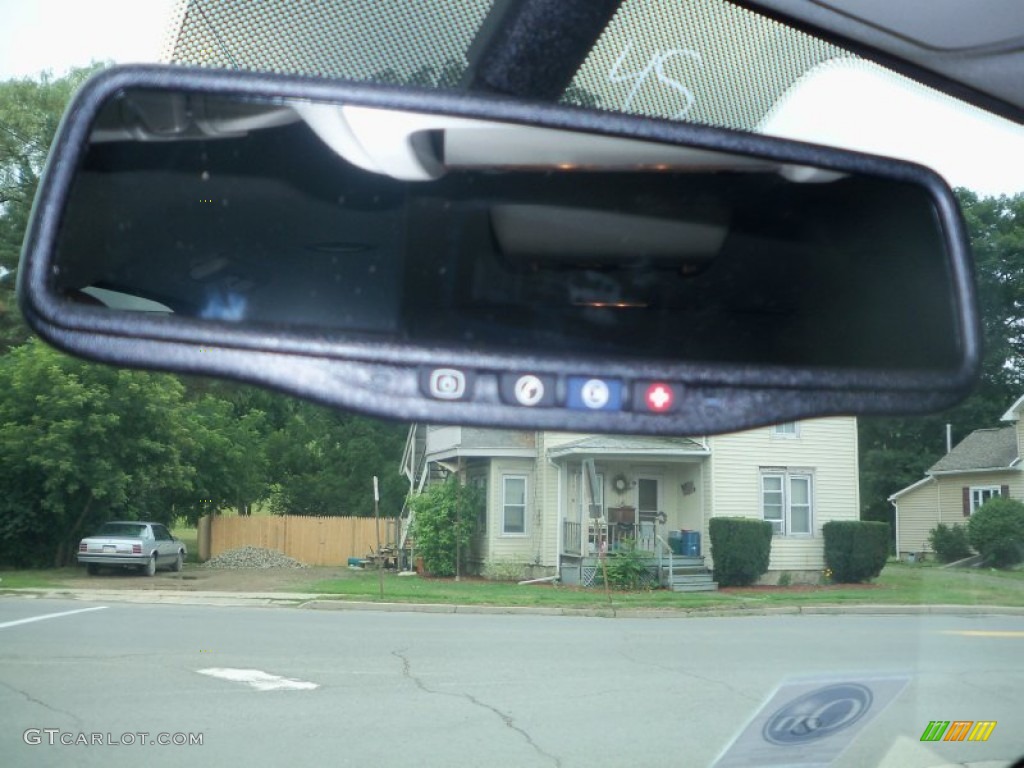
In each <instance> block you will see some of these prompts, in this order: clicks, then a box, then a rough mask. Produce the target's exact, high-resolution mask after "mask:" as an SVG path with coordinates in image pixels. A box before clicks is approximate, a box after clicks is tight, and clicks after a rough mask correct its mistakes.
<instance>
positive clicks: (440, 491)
mask: <svg viewBox="0 0 1024 768" xmlns="http://www.w3.org/2000/svg"><path fill="white" fill-rule="evenodd" d="M480 503H481V500H480V489H479V488H477V487H475V486H470V485H463V484H462V483H460V482H459V481H458V479H457V478H455V477H454V476H453V477H449V478H448V479H447V480H446V481H445V482H443V483H436V484H434V485H431V486H430V487H428V488H427V489H426V490H425V491H424V492H423V493H421V494H419V495H418V496H414V497H413V498H412V499H411V500H410V505H411V506H412V509H413V512H414V513H415V518H414V520H413V527H412V535H413V538H414V540H415V542H416V553H417V554H418V555H420V556H421V557H422V558H423V565H424V567H425V568H426V569H427V572H428V573H430V574H432V575H434V576H454V575H456V574H457V573H459V572H461V568H460V564H461V558H460V554H461V555H463V556H464V555H465V553H466V552H468V551H469V543H470V540H471V539H472V537H473V531H474V530H475V528H476V510H477V509H479V507H480Z"/></svg>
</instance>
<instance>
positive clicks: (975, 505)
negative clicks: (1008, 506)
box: [970, 485, 1003, 515]
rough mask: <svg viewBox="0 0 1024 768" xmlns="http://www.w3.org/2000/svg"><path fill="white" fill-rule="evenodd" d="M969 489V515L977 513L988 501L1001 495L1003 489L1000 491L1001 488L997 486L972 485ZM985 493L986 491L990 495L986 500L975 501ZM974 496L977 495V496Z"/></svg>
mask: <svg viewBox="0 0 1024 768" xmlns="http://www.w3.org/2000/svg"><path fill="white" fill-rule="evenodd" d="M970 488H971V514H972V515H973V514H974V513H975V512H977V511H978V510H979V509H980V508H981V505H982V504H984V503H985V502H986V501H988V500H989V499H991V498H994V497H997V496H1002V495H1003V489H1002V487H1000V486H998V485H972V486H971V487H970ZM986 491H988V492H989V493H990V494H991V495H990V496H989V497H988V499H985V500H984V501H977V499H978V497H979V496H980V495H981V494H982V493H984V492H986ZM975 494H977V496H976V495H975Z"/></svg>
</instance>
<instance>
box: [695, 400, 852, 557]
mask: <svg viewBox="0 0 1024 768" xmlns="http://www.w3.org/2000/svg"><path fill="white" fill-rule="evenodd" d="M798 429H799V434H798V436H796V437H777V436H773V434H772V429H771V428H770V427H765V428H761V429H755V430H750V431H747V432H739V433H734V434H730V435H720V436H716V437H712V438H710V443H711V459H710V461H709V471H710V474H711V483H710V488H709V489H708V491H709V495H710V497H711V499H713V501H711V502H710V503H712V504H713V507H710V508H711V509H712V510H713V511H712V514H713V515H715V516H732V517H751V518H755V519H762V511H761V472H762V469H765V468H771V467H778V468H786V469H788V470H790V471H794V470H803V471H808V472H810V473H811V474H812V476H813V478H814V479H813V485H812V493H813V497H812V526H811V527H812V534H811V535H810V536H775V537H774V538H773V539H772V553H771V560H770V562H769V566H768V567H769V570H773V571H782V570H820V569H822V568H824V566H825V563H824V547H823V543H822V532H821V529H822V526H823V525H824V524H825V523H826V522H829V521H831V520H858V519H859V517H860V511H859V510H860V490H859V483H858V465H857V420H856V419H855V418H851V417H838V418H828V419H814V420H809V421H802V422H799V426H798ZM704 535H705V537H707V536H708V533H707V525H705V531H704ZM705 550H706V551H708V550H710V547H709V546H705Z"/></svg>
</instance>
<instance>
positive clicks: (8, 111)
mask: <svg viewBox="0 0 1024 768" xmlns="http://www.w3.org/2000/svg"><path fill="white" fill-rule="evenodd" d="M98 68H99V66H98V65H97V66H95V67H89V68H86V69H76V70H72V71H71V72H70V73H69V74H67V75H65V76H64V77H60V78H53V77H51V76H49V75H43V76H42V77H41V78H40V79H38V80H33V79H29V78H24V79H20V80H7V81H3V82H0V275H2V277H0V351H3V350H5V349H8V348H10V347H12V346H14V345H16V344H19V343H21V342H22V341H25V339H27V338H28V336H29V335H30V332H29V330H28V327H27V326H26V325H25V323H24V322H23V321H22V319H21V315H20V314H19V312H18V310H17V307H16V306H15V301H14V280H15V276H16V273H17V269H18V258H19V256H20V254H21V241H22V239H23V238H24V236H25V227H26V226H27V225H28V217H29V213H30V211H31V210H32V201H33V200H34V199H35V194H36V187H37V186H38V185H39V177H40V175H41V174H42V171H43V166H44V165H45V163H46V156H47V153H48V152H49V149H50V144H51V142H52V141H53V136H54V134H55V133H56V131H57V125H58V124H59V123H60V117H61V115H62V114H63V112H64V107H65V106H66V105H67V103H68V101H69V100H70V98H71V95H72V94H73V93H74V92H75V90H76V89H77V88H78V86H79V85H81V84H82V82H83V81H84V80H85V79H86V78H87V77H88V76H89V75H90V74H91V73H92V72H94V71H95V70H96V69H98Z"/></svg>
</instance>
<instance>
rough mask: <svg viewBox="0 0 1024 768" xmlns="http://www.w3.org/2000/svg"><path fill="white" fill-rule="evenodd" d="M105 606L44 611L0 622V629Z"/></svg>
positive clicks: (100, 609) (96, 609)
mask: <svg viewBox="0 0 1024 768" xmlns="http://www.w3.org/2000/svg"><path fill="white" fill-rule="evenodd" d="M106 607H107V606H105V605H97V606H96V607H95V608H76V609H75V610H73V611H63V612H62V613H44V614H43V615H42V616H32V617H30V618H27V619H18V620H17V621H5V622H4V623H3V624H0V629H6V628H7V627H16V626H18V625H19V624H31V623H32V622H33V621H46V620H47V619H59V618H60V617H61V616H73V615H74V614H76V613H88V612H89V611H102V610H103V609H104V608H106Z"/></svg>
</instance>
